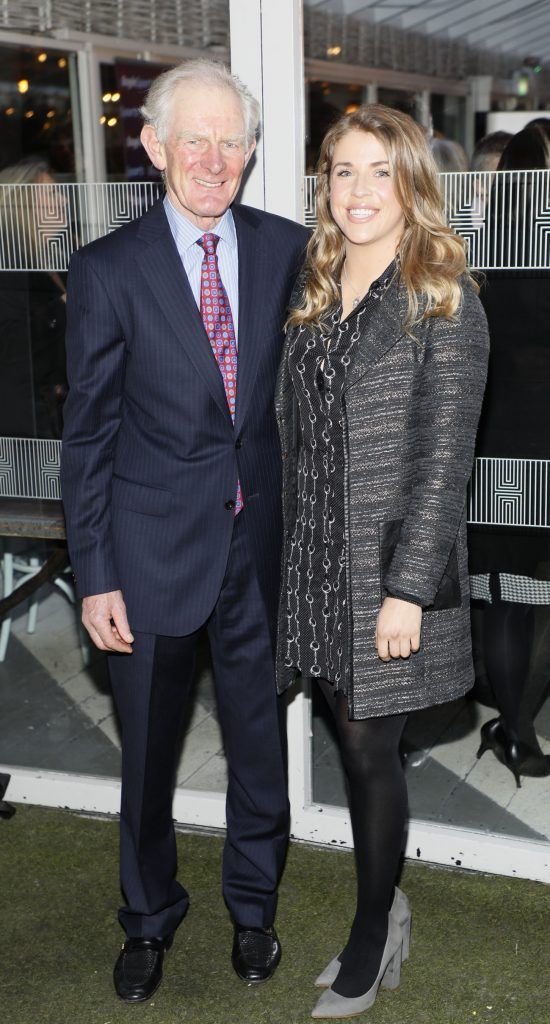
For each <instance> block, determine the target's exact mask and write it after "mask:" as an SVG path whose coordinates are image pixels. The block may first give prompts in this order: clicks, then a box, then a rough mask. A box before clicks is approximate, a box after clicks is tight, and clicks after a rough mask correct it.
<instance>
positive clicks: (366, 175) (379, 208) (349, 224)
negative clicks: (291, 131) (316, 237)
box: [330, 129, 405, 259]
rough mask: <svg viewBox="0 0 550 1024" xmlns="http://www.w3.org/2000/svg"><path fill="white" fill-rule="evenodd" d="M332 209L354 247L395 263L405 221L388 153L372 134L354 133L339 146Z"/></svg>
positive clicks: (334, 164)
mask: <svg viewBox="0 0 550 1024" xmlns="http://www.w3.org/2000/svg"><path fill="white" fill-rule="evenodd" d="M330 209H331V212H332V216H333V218H334V220H335V221H336V223H337V225H338V227H339V228H340V230H341V231H342V233H343V234H344V236H345V238H346V240H347V241H348V242H349V243H351V244H352V245H359V246H368V247H372V248H373V250H377V251H378V252H380V253H382V251H384V254H386V251H387V255H388V258H389V259H391V258H392V257H393V256H394V255H395V253H396V251H397V247H398V245H399V241H400V239H401V235H402V234H403V229H404V227H405V218H404V216H403V211H402V209H401V207H400V205H399V203H398V201H397V196H396V195H395V191H394V183H393V180H392V177H391V171H390V165H389V163H388V157H387V153H386V150H385V149H384V146H383V145H382V143H381V142H379V141H378V139H377V138H376V137H375V136H374V135H371V134H370V133H369V132H363V131H361V130H360V129H353V130H352V131H349V132H348V133H347V134H346V135H344V136H343V137H342V138H341V139H340V140H339V142H337V143H336V146H335V149H334V154H333V158H332V168H331V172H330Z"/></svg>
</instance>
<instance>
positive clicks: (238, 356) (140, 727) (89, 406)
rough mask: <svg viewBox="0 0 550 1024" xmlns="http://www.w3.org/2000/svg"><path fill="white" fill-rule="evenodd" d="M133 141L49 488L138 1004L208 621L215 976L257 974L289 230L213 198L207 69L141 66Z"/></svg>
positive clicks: (218, 156) (212, 81)
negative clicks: (109, 752) (139, 174)
mask: <svg viewBox="0 0 550 1024" xmlns="http://www.w3.org/2000/svg"><path fill="white" fill-rule="evenodd" d="M142 113H143V115H144V121H145V124H144V127H143V130H142V136H141V138H142V142H143V145H144V147H145V149H146V150H147V153H148V155H149V157H150V159H151V161H152V162H153V164H154V165H155V167H157V168H158V169H159V170H161V171H162V172H163V175H164V179H165V183H166V196H165V198H164V200H163V201H161V202H159V203H157V204H156V205H154V206H153V207H152V208H151V209H150V210H149V211H148V212H147V213H146V214H145V215H144V216H143V217H141V218H139V219H138V220H136V221H134V222H133V223H130V224H128V225H126V226H125V227H123V228H121V229H120V230H118V231H116V232H114V233H113V234H111V235H109V236H107V237H105V238H102V239H99V240H98V241H96V242H94V243H92V244H91V245H88V246H86V247H85V248H83V249H81V250H80V251H79V252H78V253H76V254H75V255H74V257H73V259H72V261H71V267H70V274H69V283H68V306H67V312H68V335H67V347H68V366H69V381H70V393H69V397H68V399H67V403H66V406H65V433H64V444H63V466H62V487H63V496H64V502H65V510H66V518H67V530H68V539H69V549H70V553H71V559H72V563H73V567H74V570H75V575H76V581H77V589H78V593H79V595H80V596H81V597H83V622H84V625H85V626H86V628H87V629H88V631H89V633H90V636H91V637H92V640H93V641H94V643H95V644H96V645H97V646H98V647H99V648H100V650H103V651H107V652H108V654H109V659H108V660H109V669H110V674H111V681H112V688H113V693H114V698H115V701H116V706H117V709H118V712H119V716H120V720H121V724H122V805H121V884H122V890H123V893H124V897H125V901H126V905H125V906H124V907H123V908H122V909H121V910H120V912H119V919H120V922H121V924H122V926H123V928H124V929H125V931H126V935H127V939H126V941H125V943H124V946H123V948H122V952H121V954H120V955H119V958H118V960H117V963H116V966H115V972H114V980H115V987H116V990H117V993H118V995H119V996H120V997H121V998H122V999H124V1000H127V1001H132V1002H136V1001H141V1000H144V999H148V998H149V997H150V996H151V995H152V993H153V992H154V991H155V989H156V988H157V987H158V985H159V984H160V981H161V979H162V966H163V957H164V952H165V950H167V949H168V948H169V946H170V945H171V942H172V938H173V935H174V932H175V930H176V928H177V927H178V925H179V923H180V921H181V920H182V918H183V917H184V915H185V913H186V910H187V907H188V903H189V898H188V895H187V892H186V891H185V889H184V888H183V886H182V885H181V884H180V883H179V882H178V881H176V877H175V875H176V846H175V837H174V829H173V824H172V814H171V806H172V790H173V779H174V770H175V764H176V756H177V748H178V737H179V733H180V727H181V722H182V718H183V715H184V711H185V707H186V702H187V700H188V696H189V692H190V687H191V682H192V677H193V669H194V662H195V653H196V648H197V641H198V637H199V634H200V631H201V629H202V627H203V626H206V628H207V630H208V635H209V640H210V647H211V652H212V661H213V667H214V676H215V686H216V696H217V706H218V714H219V720H220V723H221V728H222V733H223V740H224V746H225V753H226V756H227V762H228V774H229V784H228V791H227V841H226V845H225V851H224V860H223V892H224V897H225V900H226V903H227V906H228V908H229V911H230V913H231V916H232V919H233V922H234V940H233V950H232V961H233V966H234V968H235V970H236V972H237V974H238V975H239V977H241V978H242V979H243V980H245V981H247V982H251V981H263V980H264V979H266V978H268V977H270V976H271V974H272V973H273V971H274V970H275V968H276V966H277V964H278V962H279V959H280V955H281V949H280V945H279V941H278V938H277V935H276V932H275V929H274V927H273V922H274V917H275V909H276V903H277V886H278V881H279V876H280V872H281V869H282V865H283V860H284V856H285V851H286V846H287V840H288V820H289V816H288V800H287V795H286V785H285V760H284V753H283V739H282V734H281V728H280V722H279V716H278V708H277V698H276V692H275V683H274V668H273V654H274V626H275V618H276V615H275V612H276V604H277V598H278V578H279V559H280V540H281V536H280V535H281V512H280V455H279V442H278V436H277V430H276V423H275V417H274V412H273V408H272V406H273V391H274V383H275V374H276V370H277V365H278V361H279V358H280V352H281V346H282V327H283V323H284V319H285V311H286V307H287V303H288V299H289V296H290V292H291V289H292V286H293V282H294V279H295V277H296V274H297V271H298V269H299V265H300V262H301V259H302V256H303V252H304V247H305V245H306V243H307V238H308V235H307V232H306V230H305V228H303V227H301V226H299V225H297V224H294V223H292V222H290V221H287V220H284V219H282V218H280V217H275V216H272V215H269V214H266V213H264V212H261V211H259V210H254V209H250V208H248V207H245V206H239V205H237V204H234V203H233V201H234V199H235V196H236V194H237V191H238V189H239V186H240V183H241V179H242V175H243V171H244V169H245V167H246V165H247V163H248V161H249V160H250V157H251V156H252V153H253V151H254V147H255V138H256V132H257V127H258V121H259V108H258V104H257V103H256V101H255V100H254V99H253V97H252V96H251V95H250V93H249V92H248V90H247V89H246V88H245V86H244V85H243V84H242V83H241V82H239V80H238V79H236V78H235V77H234V76H232V75H230V73H229V72H228V71H227V70H226V69H225V68H223V67H222V66H221V65H218V64H215V63H213V62H210V61H203V60H199V61H190V62H187V63H184V64H182V65H180V66H179V67H176V68H173V69H171V70H170V71H167V72H165V73H164V74H162V75H161V76H160V77H159V78H158V79H157V80H156V81H155V82H154V83H153V85H152V87H151V89H150V91H149V93H148V96H147V100H146V103H145V106H144V107H143V109H142Z"/></svg>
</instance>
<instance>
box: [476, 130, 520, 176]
mask: <svg viewBox="0 0 550 1024" xmlns="http://www.w3.org/2000/svg"><path fill="white" fill-rule="evenodd" d="M511 138H512V134H511V132H490V133H489V135H484V136H483V138H482V139H480V140H479V142H476V145H475V148H474V151H473V153H472V159H471V161H470V170H471V171H496V169H497V167H498V162H499V160H500V158H501V156H502V153H503V151H504V150H505V149H506V146H507V145H508V143H509V142H510V139H511Z"/></svg>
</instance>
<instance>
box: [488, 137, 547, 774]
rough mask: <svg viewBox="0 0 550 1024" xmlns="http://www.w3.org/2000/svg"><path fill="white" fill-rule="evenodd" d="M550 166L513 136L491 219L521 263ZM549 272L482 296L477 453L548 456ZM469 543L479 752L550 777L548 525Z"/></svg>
mask: <svg viewBox="0 0 550 1024" xmlns="http://www.w3.org/2000/svg"><path fill="white" fill-rule="evenodd" d="M548 167H550V139H549V138H548V136H547V134H546V133H545V132H544V130H543V128H542V127H538V126H537V125H533V126H530V127H528V128H525V129H524V130H523V131H521V132H518V134H517V135H514V136H513V137H512V139H511V140H510V141H509V143H508V145H507V146H506V149H505V150H504V152H503V154H502V156H501V159H500V162H499V165H498V170H500V171H525V172H527V173H526V175H525V176H523V175H521V176H520V175H517V176H516V175H513V176H511V178H510V180H505V182H504V183H502V182H500V183H499V184H500V199H499V202H498V205H497V204H496V203H495V201H494V200H493V205H494V207H495V209H498V214H497V216H496V218H495V224H494V225H492V226H491V224H489V227H490V229H491V230H492V231H493V235H494V244H495V248H497V250H500V249H502V248H503V249H504V253H505V254H506V252H508V251H510V252H512V253H515V252H516V258H518V259H519V260H520V261H523V260H524V259H525V258H527V259H529V257H528V254H529V252H533V253H535V251H536V244H535V243H537V244H540V239H541V238H542V239H543V240H544V235H540V236H539V235H538V234H537V226H536V206H537V202H536V196H537V193H538V191H539V189H540V187H541V186H542V184H543V182H542V180H541V177H540V175H536V174H535V175H530V174H529V173H528V169H538V170H544V169H547V168H548ZM493 187H495V186H493ZM524 243H525V246H524ZM516 245H517V251H516ZM548 256H549V253H548V251H546V252H540V253H539V257H540V260H541V262H543V263H544V264H545V265H548ZM549 279H550V274H549V272H548V271H546V270H491V271H488V272H487V274H486V280H485V283H484V285H483V288H482V290H481V296H480V297H481V299H482V302H483V305H484V308H485V312H486V314H487V320H488V324H489V331H490V335H491V359H490V362H489V377H488V382H487V392H486V395H485V402H484V405H483V412H482V416H481V421H480V427H479V434H478V441H477V447H476V455H477V456H480V457H489V458H491V457H492V458H505V459H528V460H531V459H543V460H547V459H550V416H549V415H548V401H549V395H550V341H549V338H550V288H549V283H550V280H549ZM527 486H528V477H527V475H525V476H517V477H516V478H515V479H514V481H513V484H512V489H513V490H514V491H515V492H516V500H519V501H520V502H521V505H522V507H525V502H526V500H527V499H526V494H527V491H526V488H527ZM540 497H541V498H542V500H547V496H546V495H541V496H540ZM469 547H470V571H471V573H472V580H471V588H472V598H473V599H476V601H480V602H482V605H481V607H482V608H483V613H482V615H481V622H480V632H481V641H482V643H481V646H482V650H483V661H484V667H485V672H486V674H487V678H488V681H489V683H490V686H491V689H492V691H493V694H494V698H495V702H496V705H497V708H498V711H499V715H498V717H497V718H493V719H491V720H490V721H488V722H486V723H485V724H484V725H483V727H482V729H481V743H480V747H479V751H478V757H481V755H482V754H483V753H484V752H485V751H486V750H492V751H493V753H494V754H495V756H496V757H497V758H498V759H499V761H501V762H502V763H503V764H504V765H506V767H507V768H509V769H510V771H511V772H512V773H513V774H514V777H515V779H516V783H517V785H518V786H519V785H520V778H521V776H522V775H530V776H544V775H550V757H549V756H548V755H546V756H545V755H544V754H543V753H542V750H541V748H540V745H539V742H538V739H537V736H536V732H535V726H534V718H535V715H536V714H537V712H538V710H539V708H540V706H541V704H542V703H543V701H544V698H545V692H546V690H547V688H548V682H549V680H548V679H547V678H544V677H542V678H541V679H539V680H538V683H537V685H535V686H533V685H528V682H529V667H530V664H531V656H532V650H533V638H534V630H535V608H536V607H537V606H539V608H540V612H541V613H542V614H543V615H544V613H545V611H546V612H550V529H536V528H532V527H525V528H521V527H507V526H497V527H475V526H472V527H470V530H469ZM542 606H545V608H543V607H542ZM476 632H477V630H476ZM541 683H542V687H541Z"/></svg>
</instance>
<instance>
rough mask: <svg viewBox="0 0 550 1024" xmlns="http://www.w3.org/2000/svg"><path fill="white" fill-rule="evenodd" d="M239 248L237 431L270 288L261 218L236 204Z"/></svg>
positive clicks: (250, 386) (255, 368) (257, 357)
mask: <svg viewBox="0 0 550 1024" xmlns="http://www.w3.org/2000/svg"><path fill="white" fill-rule="evenodd" d="M233 217H234V219H235V228H236V231H237V243H238V251H239V361H238V370H237V407H236V413H235V432H236V433H238V432H239V430H240V429H241V427H242V424H243V422H244V419H245V417H246V414H247V411H248V406H249V404H250V399H251V396H252V392H253V390H254V381H255V380H256V374H257V372H258V364H259V361H260V353H261V338H262V313H263V310H264V308H265V304H266V299H267V290H268V287H269V280H268V267H267V259H266V254H265V250H264V248H263V245H262V240H261V230H260V228H261V221H260V219H259V218H257V217H255V216H254V213H253V211H252V210H250V209H248V208H247V209H246V210H244V209H242V208H241V207H239V206H235V207H233Z"/></svg>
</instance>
